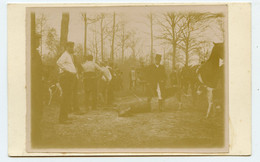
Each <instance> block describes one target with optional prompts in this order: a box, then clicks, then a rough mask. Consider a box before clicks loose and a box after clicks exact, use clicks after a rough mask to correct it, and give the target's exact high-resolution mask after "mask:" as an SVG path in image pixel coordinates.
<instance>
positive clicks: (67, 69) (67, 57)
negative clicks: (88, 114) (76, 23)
mask: <svg viewBox="0 0 260 162" xmlns="http://www.w3.org/2000/svg"><path fill="white" fill-rule="evenodd" d="M73 53H74V42H67V44H66V51H65V52H64V53H63V54H62V55H61V56H60V58H59V59H58V61H57V65H58V66H59V68H60V86H61V88H62V101H61V106H60V116H59V121H60V123H62V124H68V123H69V122H68V119H69V118H68V112H69V108H70V101H71V97H72V96H71V95H72V91H73V89H72V87H73V85H72V84H73V81H74V80H75V77H76V74H77V70H76V68H75V65H74V61H73Z"/></svg>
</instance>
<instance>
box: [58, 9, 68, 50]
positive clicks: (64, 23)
mask: <svg viewBox="0 0 260 162" xmlns="http://www.w3.org/2000/svg"><path fill="white" fill-rule="evenodd" d="M60 31H61V34H60V54H61V53H62V52H63V51H64V50H65V46H66V43H67V41H68V32H69V13H62V19H61V30H60Z"/></svg>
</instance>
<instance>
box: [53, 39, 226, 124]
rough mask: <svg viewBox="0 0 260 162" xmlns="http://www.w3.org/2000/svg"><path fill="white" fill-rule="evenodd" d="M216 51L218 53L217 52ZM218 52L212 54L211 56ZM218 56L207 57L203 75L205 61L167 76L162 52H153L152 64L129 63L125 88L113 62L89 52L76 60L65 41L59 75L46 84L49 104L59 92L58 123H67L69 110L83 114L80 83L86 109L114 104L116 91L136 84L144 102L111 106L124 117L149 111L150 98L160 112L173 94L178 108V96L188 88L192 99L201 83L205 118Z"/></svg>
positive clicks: (210, 105) (214, 79)
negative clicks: (204, 92)
mask: <svg viewBox="0 0 260 162" xmlns="http://www.w3.org/2000/svg"><path fill="white" fill-rule="evenodd" d="M215 49H216V48H215ZM215 53H216V52H215ZM217 53H220V52H219V51H218V52H217ZM213 54H214V53H213ZM218 55H219V54H218ZM218 55H217V54H214V57H215V56H218ZM218 59H219V56H218V57H215V58H213V57H211V59H209V61H208V62H213V63H210V65H212V66H209V65H207V64H206V65H207V66H206V69H207V70H206V75H204V73H205V72H204V73H203V70H204V69H205V64H202V65H199V66H194V67H184V68H182V69H181V70H174V71H173V72H172V73H171V74H170V75H167V73H166V71H165V68H164V66H163V65H162V64H161V55H160V54H156V55H155V59H154V63H153V64H151V65H148V66H145V65H144V64H143V63H141V64H140V66H139V67H138V68H137V67H135V66H132V67H131V68H130V70H128V73H129V77H127V78H129V81H127V83H129V87H128V86H125V84H123V72H122V71H121V70H120V69H119V68H118V67H117V66H116V65H114V64H113V62H97V61H94V59H93V56H92V55H87V56H85V57H84V58H83V60H81V61H78V60H77V59H76V58H75V55H74V43H73V42H68V43H67V45H66V50H65V51H64V52H63V53H62V55H61V56H60V57H59V58H58V60H57V62H56V65H57V67H58V69H59V72H58V73H59V74H58V75H57V76H58V77H57V79H56V80H55V82H54V84H52V85H51V86H50V87H49V101H48V104H49V105H50V103H51V101H52V97H53V95H54V91H55V90H56V92H57V91H58V94H59V95H60V96H61V101H60V114H59V122H60V123H70V122H69V121H68V120H69V118H68V114H69V113H70V112H71V111H72V112H73V113H74V114H78V115H81V114H83V112H82V110H81V109H80V106H79V101H78V100H79V96H78V91H79V85H78V84H79V82H81V83H82V84H83V86H82V87H81V90H83V92H84V94H85V95H84V99H83V100H84V103H85V107H86V110H87V111H88V110H95V109H97V105H98V104H99V105H102V106H109V107H115V106H116V105H115V104H114V98H115V97H114V93H115V91H120V90H122V89H123V87H124V86H125V87H124V88H127V89H128V88H129V89H128V90H129V91H131V92H133V93H135V90H136V87H137V85H138V89H139V90H140V89H141V90H142V92H143V93H144V96H145V104H144V105H142V106H139V107H129V108H127V109H124V111H119V110H117V109H114V110H117V111H118V114H119V116H126V115H128V114H131V113H136V112H150V111H151V100H152V98H153V97H156V98H157V100H158V110H159V111H163V105H164V100H165V99H166V98H167V97H170V96H173V95H175V97H176V98H177V101H178V104H179V106H178V107H179V108H181V107H182V104H183V101H182V100H181V97H182V95H183V94H184V95H186V94H188V90H189V89H190V90H191V94H192V96H193V100H195V99H194V98H195V96H196V95H197V94H199V93H200V92H201V89H202V88H201V87H203V86H204V87H206V88H207V91H208V92H207V96H208V104H209V107H208V113H207V117H208V115H209V111H210V109H211V107H212V106H213V89H214V88H216V86H217V84H218V83H219V78H221V75H222V74H220V73H219V68H218V67H219V64H216V65H217V66H215V62H216V61H218ZM208 64H209V63H208ZM213 65H214V66H213ZM201 66H202V67H201ZM203 66H204V69H203ZM204 71H205V70H204ZM222 77H223V76H222ZM199 79H200V80H199ZM202 79H203V80H202ZM199 81H200V82H199ZM202 83H203V84H202ZM218 85H219V84H218ZM221 86H223V85H221ZM134 95H135V94H134ZM135 96H136V95H135ZM137 97H138V96H137Z"/></svg>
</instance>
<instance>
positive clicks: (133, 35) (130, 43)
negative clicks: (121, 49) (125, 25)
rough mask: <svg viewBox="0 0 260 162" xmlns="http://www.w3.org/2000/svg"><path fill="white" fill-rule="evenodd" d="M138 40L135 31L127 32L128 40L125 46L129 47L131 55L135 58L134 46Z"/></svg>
mask: <svg viewBox="0 0 260 162" xmlns="http://www.w3.org/2000/svg"><path fill="white" fill-rule="evenodd" d="M138 42H139V39H138V38H137V37H136V33H135V31H132V32H131V33H130V34H129V41H128V44H127V48H130V49H131V51H132V54H131V56H132V57H133V58H134V59H136V47H137V43H138Z"/></svg>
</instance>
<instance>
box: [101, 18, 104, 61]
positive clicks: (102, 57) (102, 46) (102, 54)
mask: <svg viewBox="0 0 260 162" xmlns="http://www.w3.org/2000/svg"><path fill="white" fill-rule="evenodd" d="M103 20H104V18H103V17H102V18H101V19H100V37H101V38H100V43H101V45H100V46H101V47H100V48H101V60H102V61H104V51H103V50H104V49H103V48H104V43H103V39H104V38H103V32H104V29H103Z"/></svg>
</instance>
